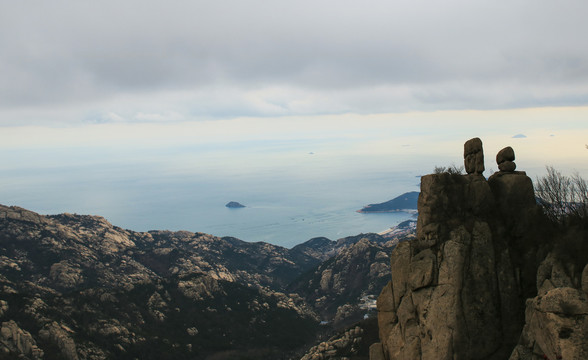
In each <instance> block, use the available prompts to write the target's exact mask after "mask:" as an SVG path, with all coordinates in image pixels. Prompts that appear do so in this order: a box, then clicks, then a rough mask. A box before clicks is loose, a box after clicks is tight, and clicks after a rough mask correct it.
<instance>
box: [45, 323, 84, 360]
mask: <svg viewBox="0 0 588 360" xmlns="http://www.w3.org/2000/svg"><path fill="white" fill-rule="evenodd" d="M70 335H71V330H70V329H69V328H68V327H65V326H63V325H59V324H58V323H56V322H52V323H49V324H47V325H45V327H44V328H43V329H41V331H39V336H40V337H41V338H42V339H43V340H45V341H50V342H51V343H53V344H55V346H57V347H58V348H59V349H60V350H61V355H62V356H63V357H64V358H65V359H67V360H78V359H79V357H78V352H77V350H76V344H75V343H74V341H73V339H72V338H71V336H70Z"/></svg>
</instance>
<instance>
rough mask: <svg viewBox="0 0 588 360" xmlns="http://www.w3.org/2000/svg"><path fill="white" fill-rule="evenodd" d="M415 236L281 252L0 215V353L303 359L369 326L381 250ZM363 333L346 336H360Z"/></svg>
mask: <svg viewBox="0 0 588 360" xmlns="http://www.w3.org/2000/svg"><path fill="white" fill-rule="evenodd" d="M409 237H410V236H409V235H408V234H407V233H406V232H401V233H400V235H398V236H396V237H393V238H391V237H382V236H380V235H377V234H360V235H357V236H353V237H348V238H343V239H339V240H337V241H332V240H329V239H327V238H315V239H311V240H309V241H307V242H305V243H303V244H300V245H297V246H295V247H294V248H292V249H287V248H284V247H280V246H276V245H272V244H268V243H263V242H256V243H250V242H245V241H241V240H239V239H236V238H232V237H223V238H220V237H216V236H213V235H209V234H204V233H193V232H187V231H175V232H171V231H149V232H134V231H131V230H126V229H122V228H119V227H117V226H113V225H112V224H110V223H109V222H108V221H107V220H106V219H104V218H102V217H100V216H90V215H76V214H60V215H50V216H43V215H39V214H37V213H34V212H31V211H28V210H26V209H22V208H18V207H7V206H1V205H0V269H1V272H0V322H1V323H2V328H1V332H0V353H1V354H4V355H3V356H4V357H3V358H19V359H20V358H24V359H112V358H121V359H122V358H124V359H127V358H128V359H135V358H136V359H235V358H243V359H247V358H251V359H264V358H268V359H269V358H272V359H289V358H296V357H300V356H301V355H302V354H303V353H304V352H305V351H306V349H308V348H310V347H311V346H312V345H313V344H316V343H317V341H319V340H320V339H325V337H326V338H328V337H331V336H333V331H335V330H336V329H340V328H342V327H344V326H357V325H353V324H355V323H356V322H357V321H360V320H362V319H364V317H366V314H368V313H369V311H370V310H369V306H365V304H366V300H365V299H368V298H369V297H370V296H371V298H374V296H375V295H377V294H378V293H379V291H380V289H381V287H382V286H383V285H384V284H385V283H386V281H387V279H388V277H389V266H388V261H389V260H388V254H389V252H390V251H391V249H392V248H393V247H394V246H396V244H397V243H398V242H399V241H401V240H403V239H406V238H409ZM362 298H363V299H364V300H362ZM372 311H373V310H372ZM372 315H373V314H372ZM368 317H369V316H368ZM321 324H322V325H321ZM360 327H361V326H360ZM362 331H363V330H361V331H360V330H357V331H352V332H343V334H347V336H348V338H349V336H351V335H350V334H354V335H353V336H356V335H357V336H356V337H355V338H360V336H359V335H358V334H360V332H362ZM355 338H354V339H355ZM357 341H358V342H359V340H357ZM346 351H352V350H351V347H349V349H347V350H346ZM353 351H356V352H357V348H354V350H353Z"/></svg>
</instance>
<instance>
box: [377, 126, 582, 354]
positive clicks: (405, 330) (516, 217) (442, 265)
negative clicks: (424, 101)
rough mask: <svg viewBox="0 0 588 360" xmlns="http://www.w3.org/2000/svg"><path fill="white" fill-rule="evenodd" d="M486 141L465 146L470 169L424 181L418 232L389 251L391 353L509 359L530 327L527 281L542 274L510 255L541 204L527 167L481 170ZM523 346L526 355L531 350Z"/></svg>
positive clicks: (505, 155)
mask: <svg viewBox="0 0 588 360" xmlns="http://www.w3.org/2000/svg"><path fill="white" fill-rule="evenodd" d="M481 147H482V143H481V141H480V140H479V139H477V138H476V139H472V140H469V141H468V142H466V144H465V145H464V156H465V164H466V170H467V173H468V175H455V174H433V175H426V176H424V177H422V179H421V193H420V196H419V202H418V210H419V217H418V220H417V237H416V239H414V240H412V241H410V242H406V243H401V244H399V245H398V246H397V247H396V249H395V250H394V251H393V252H392V253H391V255H390V263H391V264H390V266H391V277H392V279H391V281H390V283H389V284H388V285H387V286H386V287H385V288H384V290H383V291H382V293H381V294H380V296H379V298H378V322H379V326H380V342H381V348H382V352H383V356H384V359H387V360H392V359H423V360H425V359H496V360H499V359H500V360H502V359H506V358H508V357H509V356H510V355H511V353H512V352H513V349H514V348H515V347H516V346H517V340H518V338H519V335H520V334H521V331H522V328H523V325H524V318H523V317H524V316H523V314H524V311H523V309H524V298H523V297H522V296H521V294H522V292H523V286H522V281H526V282H531V283H534V282H535V278H534V275H533V276H530V275H529V274H528V273H532V271H527V270H526V268H525V265H524V261H514V260H513V258H516V257H517V256H519V255H520V254H521V249H520V247H521V246H522V244H525V243H528V242H531V241H532V234H530V233H529V232H528V230H527V229H528V228H529V227H533V226H532V225H533V224H534V223H533V221H534V219H535V218H536V216H537V211H538V210H537V205H536V203H535V198H534V192H533V185H532V182H531V179H530V178H528V177H527V176H526V175H524V173H522V172H508V173H502V174H501V176H496V177H493V178H492V181H486V179H485V178H484V177H483V176H480V174H481V172H482V171H483V155H482V154H483V151H482V149H481ZM479 156H482V158H481V159H480V158H479ZM497 157H498V158H499V159H500V160H501V162H502V163H503V164H505V163H508V162H512V160H514V151H513V150H512V148H505V149H503V150H502V151H501V152H500V154H499V156H497ZM478 161H481V163H482V166H480V164H479V163H478ZM513 164H514V163H513ZM513 170H514V169H513ZM545 271H546V272H547V271H548V270H547V269H546V270H545ZM560 273H561V271H559V270H558V269H557V268H554V267H553V266H552V267H550V268H549V276H544V278H545V279H546V280H547V278H549V279H551V278H554V279H559V278H560V277H561V276H560V275H559V274H560ZM558 281H559V280H558ZM556 282H557V281H556ZM559 282H560V283H561V281H559ZM546 284H548V283H546ZM550 289H551V291H553V290H552V289H553V285H552V287H551V288H550ZM554 294H555V295H557V296H563V295H561V294H559V293H558V292H556V293H554ZM566 294H567V297H568V298H569V299H574V300H573V301H572V300H569V301H568V302H569V304H570V305H569V306H568V308H573V309H576V308H577V309H580V310H577V311H581V309H583V307H582V306H580V304H581V303H582V301H583V298H582V297H580V296H579V295H578V296H576V295H577V294H576V293H574V294H576V295H573V294H571V293H566ZM555 295H554V296H555ZM574 296H576V297H574ZM556 299H557V297H556ZM564 307H565V305H564ZM518 349H519V352H518V354H522V355H521V356H523V355H524V354H525V353H526V351H527V350H526V348H523V347H520V348H518ZM376 354H377V351H376ZM376 354H374V356H376ZM374 358H375V357H374Z"/></svg>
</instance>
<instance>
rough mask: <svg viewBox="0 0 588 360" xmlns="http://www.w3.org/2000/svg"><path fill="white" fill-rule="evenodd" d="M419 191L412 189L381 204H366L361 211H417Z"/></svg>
mask: <svg viewBox="0 0 588 360" xmlns="http://www.w3.org/2000/svg"><path fill="white" fill-rule="evenodd" d="M418 198H419V193H418V191H411V192H407V193H404V194H402V195H400V196H397V197H395V198H394V199H392V200H388V201H386V202H383V203H379V204H369V205H366V206H364V207H363V208H362V209H361V210H357V212H360V213H382V212H397V211H406V212H415V211H416V209H417V200H418Z"/></svg>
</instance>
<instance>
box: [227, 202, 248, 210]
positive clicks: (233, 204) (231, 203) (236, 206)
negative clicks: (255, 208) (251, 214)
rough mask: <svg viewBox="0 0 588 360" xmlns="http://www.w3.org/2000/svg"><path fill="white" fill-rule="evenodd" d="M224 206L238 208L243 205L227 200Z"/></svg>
mask: <svg viewBox="0 0 588 360" xmlns="http://www.w3.org/2000/svg"><path fill="white" fill-rule="evenodd" d="M225 206H226V207H228V208H231V209H238V208H244V207H245V205H243V204H241V203H238V202H236V201H229V202H228V203H227V204H226V205H225Z"/></svg>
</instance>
